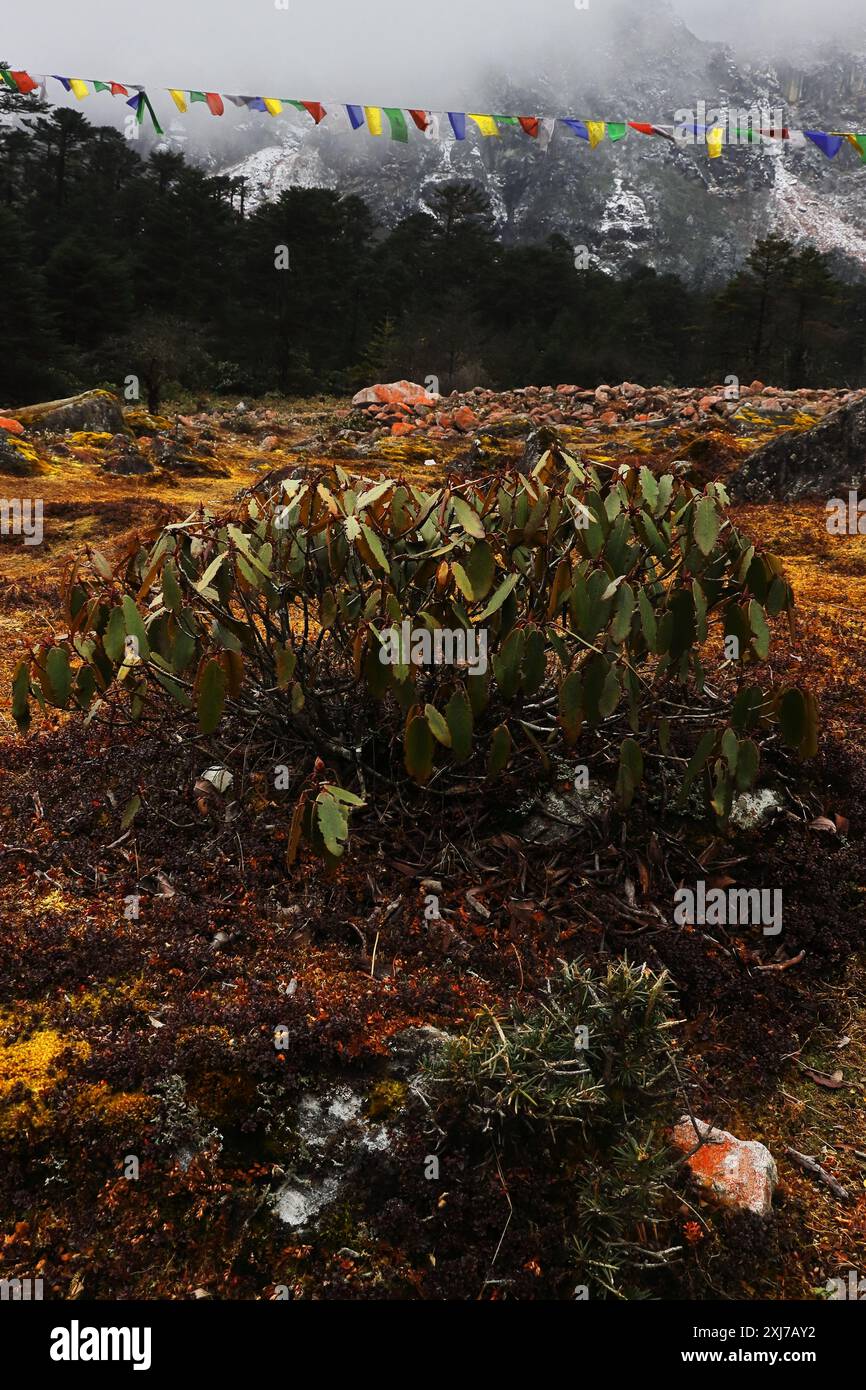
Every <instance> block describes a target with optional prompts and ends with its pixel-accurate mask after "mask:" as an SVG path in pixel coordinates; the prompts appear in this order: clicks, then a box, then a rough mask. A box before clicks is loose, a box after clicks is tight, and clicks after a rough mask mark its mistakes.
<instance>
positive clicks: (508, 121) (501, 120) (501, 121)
mask: <svg viewBox="0 0 866 1390" xmlns="http://www.w3.org/2000/svg"><path fill="white" fill-rule="evenodd" d="M493 119H494V121H496V124H497V125H519V124H520V122H519V121H518V119H517V117H516V116H494V117H493Z"/></svg>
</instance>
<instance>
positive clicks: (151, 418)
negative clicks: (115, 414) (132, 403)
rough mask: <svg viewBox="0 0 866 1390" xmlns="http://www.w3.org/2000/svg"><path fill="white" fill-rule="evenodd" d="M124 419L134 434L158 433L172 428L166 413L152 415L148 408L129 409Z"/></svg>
mask: <svg viewBox="0 0 866 1390" xmlns="http://www.w3.org/2000/svg"><path fill="white" fill-rule="evenodd" d="M124 419H125V421H126V423H127V425H128V426H129V428H130V429H131V430H132V431H133V433H134V434H156V433H157V432H158V431H159V430H170V429H171V421H170V420H167V419H166V417H165V416H164V415H151V414H150V412H149V411H147V410H127V411H126V413H125V415H124Z"/></svg>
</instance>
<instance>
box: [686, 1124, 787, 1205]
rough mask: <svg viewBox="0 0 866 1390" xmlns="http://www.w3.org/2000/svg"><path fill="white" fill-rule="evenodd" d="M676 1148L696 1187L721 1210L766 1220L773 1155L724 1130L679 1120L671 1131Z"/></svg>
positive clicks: (771, 1189) (772, 1187) (772, 1184)
mask: <svg viewBox="0 0 866 1390" xmlns="http://www.w3.org/2000/svg"><path fill="white" fill-rule="evenodd" d="M672 1138H673V1142H674V1145H675V1147H676V1148H678V1149H680V1150H681V1151H682V1152H683V1153H685V1154H688V1155H689V1157H688V1159H687V1163H688V1166H689V1170H690V1171H691V1174H692V1176H693V1177H694V1179H695V1181H696V1182H697V1183H698V1185H699V1186H700V1187H702V1188H704V1189H705V1190H706V1191H707V1192H709V1193H711V1194H712V1196H714V1197H715V1198H716V1199H717V1200H718V1201H719V1202H721V1203H722V1205H723V1206H728V1207H740V1208H745V1209H746V1210H747V1211H753V1212H755V1213H756V1215H758V1216H769V1214H770V1212H771V1210H772V1205H773V1192H774V1190H775V1187H776V1183H777V1181H778V1172H777V1170H776V1163H775V1160H774V1158H773V1155H772V1154H771V1153H770V1151H769V1149H768V1148H766V1147H765V1146H764V1145H763V1144H759V1143H758V1142H757V1141H756V1140H754V1139H737V1138H736V1136H735V1135H733V1134H729V1133H728V1131H727V1130H725V1129H713V1128H712V1126H711V1125H708V1124H705V1123H704V1121H703V1120H697V1119H695V1120H693V1119H691V1118H690V1117H689V1116H688V1115H685V1116H683V1118H682V1119H681V1120H680V1122H679V1124H678V1125H677V1126H676V1128H675V1129H674V1131H673V1135H672Z"/></svg>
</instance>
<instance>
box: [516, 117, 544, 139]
mask: <svg viewBox="0 0 866 1390" xmlns="http://www.w3.org/2000/svg"><path fill="white" fill-rule="evenodd" d="M517 119H518V120H519V122H520V124H521V125H522V126H523V129H524V130H525V131H526V133H527V135H531V136H532V138H533V140H537V139H538V127H539V120H538V117H537V116H518V117H517Z"/></svg>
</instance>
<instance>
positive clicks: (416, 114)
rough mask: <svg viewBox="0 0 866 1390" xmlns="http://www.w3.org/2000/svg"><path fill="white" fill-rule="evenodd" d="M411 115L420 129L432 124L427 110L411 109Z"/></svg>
mask: <svg viewBox="0 0 866 1390" xmlns="http://www.w3.org/2000/svg"><path fill="white" fill-rule="evenodd" d="M409 115H410V116H411V117H412V120H413V121H414V122H415V124H416V126H417V127H418V129H419V130H426V129H427V127H428V126H429V124H430V118H429V117H428V115H427V112H426V111H412V110H410V112H409Z"/></svg>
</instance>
